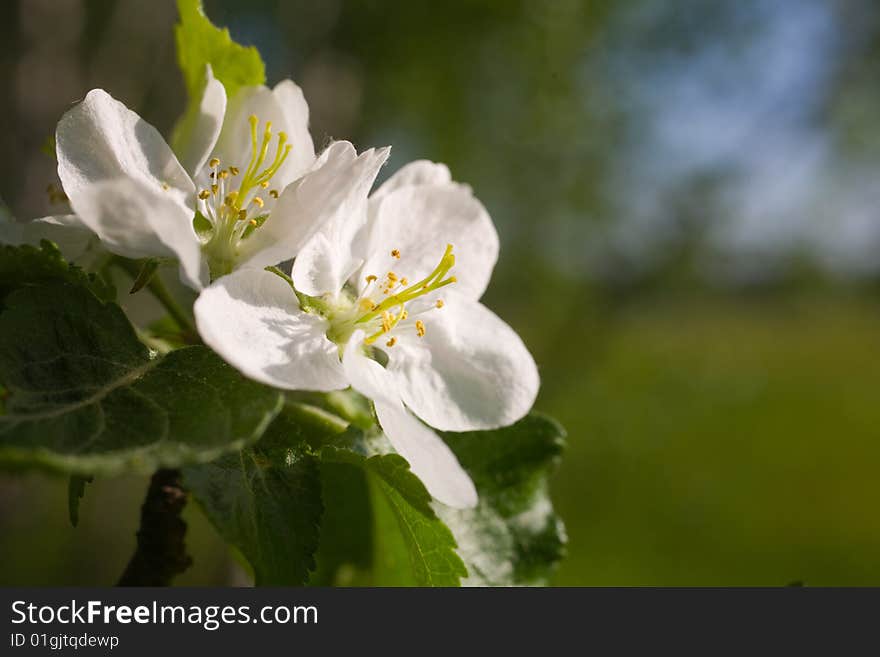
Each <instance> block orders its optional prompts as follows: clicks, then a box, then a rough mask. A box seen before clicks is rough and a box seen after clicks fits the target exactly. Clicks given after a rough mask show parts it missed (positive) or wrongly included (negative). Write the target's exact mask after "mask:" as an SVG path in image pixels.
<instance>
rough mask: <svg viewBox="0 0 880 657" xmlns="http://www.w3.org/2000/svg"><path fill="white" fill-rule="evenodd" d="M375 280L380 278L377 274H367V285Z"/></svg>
mask: <svg viewBox="0 0 880 657" xmlns="http://www.w3.org/2000/svg"><path fill="white" fill-rule="evenodd" d="M375 280H378V279H377V278H376V277H375V276H373V275H372V274H370V275H369V276H367V285H369V284H370V283H372V282H373V281H375Z"/></svg>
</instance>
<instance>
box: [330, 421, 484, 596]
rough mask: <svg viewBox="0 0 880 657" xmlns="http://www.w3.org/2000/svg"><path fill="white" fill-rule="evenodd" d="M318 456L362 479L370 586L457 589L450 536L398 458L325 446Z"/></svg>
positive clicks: (461, 572) (458, 572)
mask: <svg viewBox="0 0 880 657" xmlns="http://www.w3.org/2000/svg"><path fill="white" fill-rule="evenodd" d="M351 431H353V432H358V431H359V430H358V429H354V428H352V429H351ZM321 457H322V459H323V460H324V461H325V463H336V464H345V465H348V466H356V467H358V468H359V469H360V470H361V471H362V472H363V473H364V474H365V475H366V481H367V484H368V488H369V491H370V501H371V503H372V514H373V528H372V539H373V540H372V555H373V563H372V569H373V578H374V579H373V582H372V583H373V584H374V585H382V586H408V585H416V586H458V585H459V582H460V580H461V578H462V577H466V576H467V569H466V568H465V566H464V563H462V560H461V559H460V558H459V556H458V555H457V554H456V552H455V539H454V538H453V535H452V532H450V531H449V529H448V528H447V527H446V525H444V524H443V522H442V521H441V520H440V519H439V518H438V517H437V514H436V513H435V512H434V510H433V508H432V506H431V496H430V494H429V493H428V491H427V490H426V489H425V486H424V485H423V484H422V482H421V481H420V480H419V479H418V477H416V476H415V475H414V474H413V473H412V472H411V471H410V469H409V464H408V463H407V462H406V461H405V460H404V459H403V458H402V457H400V456H398V455H397V454H377V455H375V456H365V455H364V454H359V453H357V452H354V451H351V450H350V449H340V448H338V447H334V446H327V447H325V448H324V449H323V451H322V452H321Z"/></svg>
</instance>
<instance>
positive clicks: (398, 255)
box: [391, 249, 400, 260]
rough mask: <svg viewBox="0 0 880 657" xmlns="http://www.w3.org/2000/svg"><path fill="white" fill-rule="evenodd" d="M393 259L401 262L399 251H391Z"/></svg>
mask: <svg viewBox="0 0 880 657" xmlns="http://www.w3.org/2000/svg"><path fill="white" fill-rule="evenodd" d="M391 257H392V258H397V259H398V260H400V251H398V250H397V249H393V250H392V251H391Z"/></svg>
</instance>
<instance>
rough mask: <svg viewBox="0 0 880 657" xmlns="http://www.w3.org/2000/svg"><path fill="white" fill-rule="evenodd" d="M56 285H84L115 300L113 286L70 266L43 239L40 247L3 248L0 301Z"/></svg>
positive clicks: (1, 252) (1, 253) (93, 292)
mask: <svg viewBox="0 0 880 657" xmlns="http://www.w3.org/2000/svg"><path fill="white" fill-rule="evenodd" d="M53 282H63V283H71V284H75V285H81V286H83V287H85V288H87V289H88V290H90V291H91V292H92V294H94V295H95V296H96V297H98V298H99V299H102V300H104V301H112V300H114V299H115V298H116V290H115V289H114V288H113V286H112V285H111V284H109V283H107V282H106V281H104V279H102V278H100V277H99V276H97V275H96V274H88V273H86V272H85V271H83V270H82V269H81V268H80V267H77V266H76V265H72V264H70V263H68V262H67V261H66V260H65V259H64V256H62V255H61V251H60V250H59V249H58V247H57V246H55V245H54V244H53V243H52V242H49V241H46V240H43V241H42V242H41V243H40V246H39V247H35V246H28V245H22V246H9V245H3V246H0V302H2V299H4V298H5V297H6V296H7V295H8V294H9V293H10V292H12V291H13V290H17V289H18V288H21V287H32V286H36V285H45V284H47V283H53ZM0 309H2V303H0Z"/></svg>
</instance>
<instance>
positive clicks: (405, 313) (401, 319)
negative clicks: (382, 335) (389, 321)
mask: <svg viewBox="0 0 880 657" xmlns="http://www.w3.org/2000/svg"><path fill="white" fill-rule="evenodd" d="M407 317H409V311H408V310H404V311H402V312H401V313H400V321H401V322H402V321H403V320H405V319H406V318H407Z"/></svg>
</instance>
